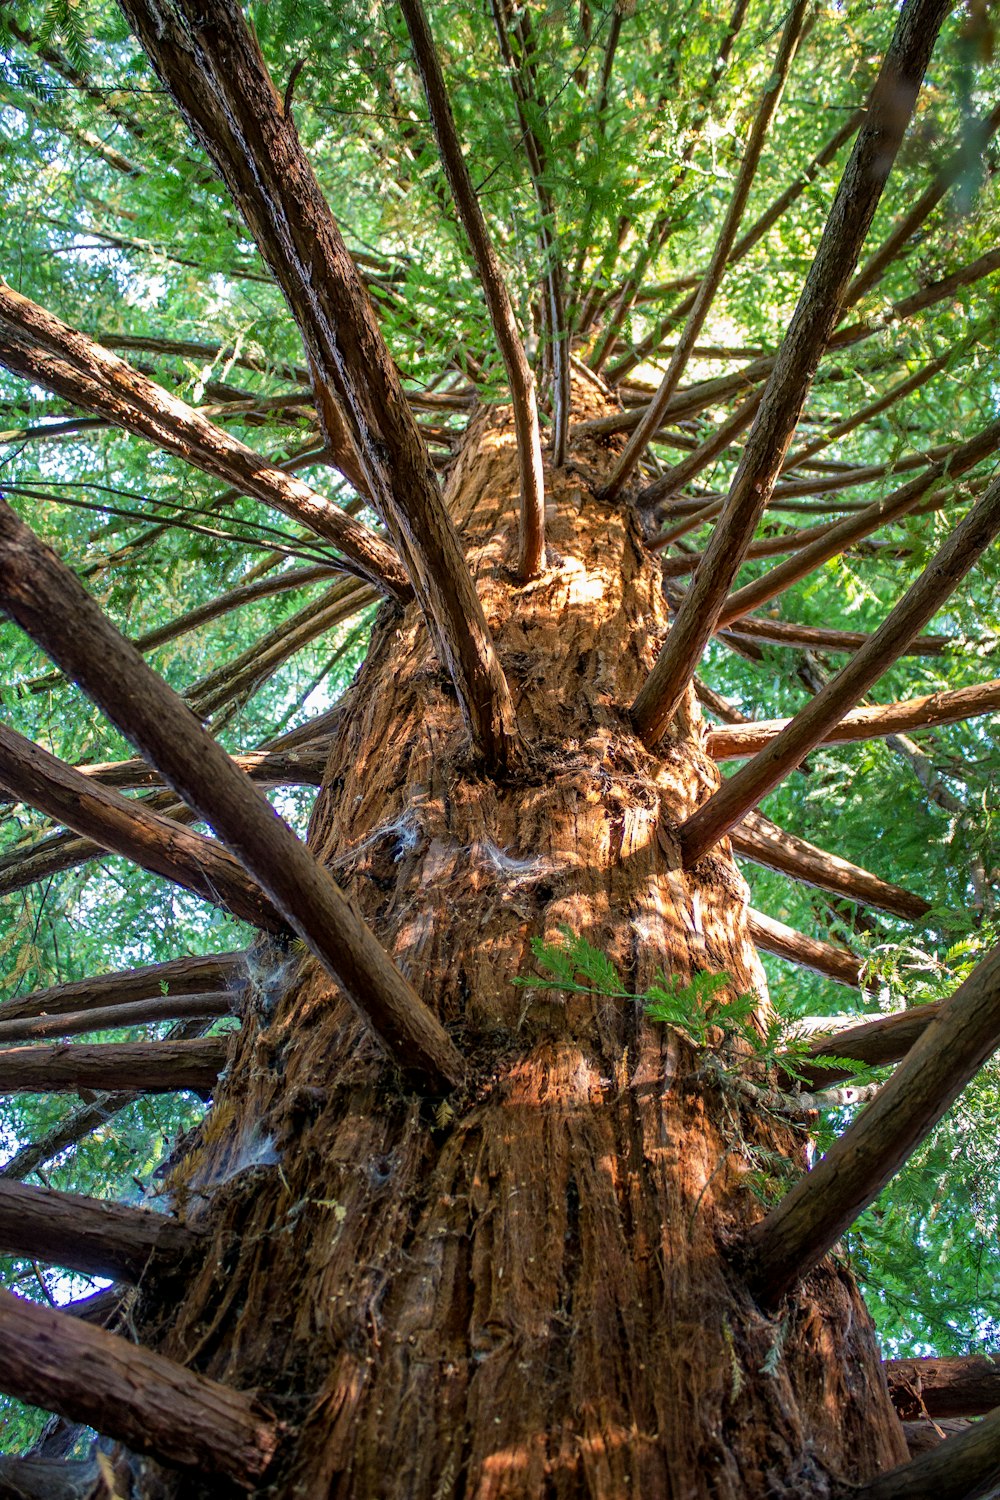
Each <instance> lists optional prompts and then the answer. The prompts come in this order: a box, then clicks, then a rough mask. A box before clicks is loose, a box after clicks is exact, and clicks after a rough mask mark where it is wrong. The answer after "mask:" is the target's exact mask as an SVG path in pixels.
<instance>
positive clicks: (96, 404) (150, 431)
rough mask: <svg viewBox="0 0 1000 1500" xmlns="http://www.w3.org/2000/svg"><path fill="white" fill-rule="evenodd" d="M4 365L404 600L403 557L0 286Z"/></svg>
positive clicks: (79, 335) (82, 336) (0, 337)
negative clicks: (288, 523)
mask: <svg viewBox="0 0 1000 1500" xmlns="http://www.w3.org/2000/svg"><path fill="white" fill-rule="evenodd" d="M0 362H2V363H3V364H4V365H6V366H7V368H8V369H9V370H13V371H14V373H15V374H17V375H21V376H23V377H24V378H25V379H26V380H33V381H35V382H36V383H37V384H38V385H41V386H44V387H46V389H48V390H53V391H55V392H57V394H58V395H60V396H64V397H65V398H66V400H68V401H72V402H73V404H74V405H75V406H81V407H83V409H84V410H85V411H91V412H96V413H97V414H98V415H99V416H101V417H105V418H106V419H107V420H108V421H110V422H112V423H113V424H114V425H115V426H116V427H124V428H125V429H126V430H127V431H128V432H133V433H136V434H137V435H138V436H139V437H144V438H147V439H148V440H149V441H150V442H151V443H155V444H156V445H157V447H159V448H163V449H165V451H166V452H168V453H173V454H176V455H177V457H179V458H182V459H184V460H185V461H186V462H187V463H190V464H193V465H194V466H195V467H196V468H199V469H203V470H204V471H205V473H206V474H211V475H213V476H214V477H215V478H216V479H222V480H224V481H225V482H226V483H227V484H231V485H233V486H234V487H235V488H236V489H238V490H239V492H240V493H241V494H244V495H252V496H253V497H254V498H255V499H257V500H262V501H263V502H264V504H265V505H273V506H274V507H275V508H276V509H277V510H280V511H282V512H283V513H284V514H285V515H287V516H291V517H292V519H293V520H296V521H301V522H302V523H303V524H304V525H306V526H308V527H309V528H310V529H311V530H312V531H314V532H315V533H316V534H317V536H322V537H325V538H326V539H327V540H328V541H331V542H333V543H334V545H335V546H337V547H339V548H340V550H341V552H342V553H343V555H344V559H345V566H346V567H347V569H348V571H350V572H352V573H358V574H360V576H361V577H363V578H365V579H367V580H368V581H369V582H371V583H374V584H375V586H376V588H378V589H380V590H384V591H387V592H389V593H391V594H394V595H396V596H397V597H398V598H401V599H405V598H406V597H407V596H408V594H409V592H410V585H409V579H408V577H407V575H406V573H405V571H404V569H403V567H402V564H401V563H400V560H399V558H398V557H397V556H396V555H395V554H394V553H393V551H392V549H391V548H390V547H388V546H387V545H386V544H385V542H383V541H382V540H381V539H380V538H379V537H377V536H376V535H375V533H374V532H373V531H370V530H369V529H368V527H367V526H363V525H362V524H361V522H360V521H355V520H354V519H353V518H352V517H351V516H348V515H347V514H346V513H345V512H344V511H343V510H341V508H340V506H339V505H334V504H333V503H332V502H331V501H329V500H325V499H324V498H323V497H322V496H321V495H317V494H316V493H315V491H313V490H311V489H310V488H309V486H308V485H307V484H304V483H303V482H302V480H300V479H295V478H294V477H293V476H292V475H290V474H286V473H284V472H283V471H282V470H281V469H277V468H275V467H273V466H272V465H271V464H269V463H268V462H267V461H266V459H263V458H261V457H260V456H259V455H258V454H256V453H254V452H253V450H252V449H251V448H247V447H245V446H244V444H243V443H241V442H238V441H237V439H236V438H234V437H230V435H229V433H228V432H224V431H223V429H222V428H221V427H216V426H214V425H213V424H212V423H211V422H209V421H208V420H207V419H206V418H205V417H203V416H200V415H199V414H198V412H196V411H195V410H194V409H193V407H190V406H187V405H186V404H185V402H183V401H181V400H179V399H178V398H177V397H176V396H171V395H169V394H168V392H167V391H165V390H163V389H162V387H160V386H158V385H154V383H153V381H151V380H147V379H146V377H145V375H140V374H139V373H138V371H136V370H133V369H132V367H131V366H130V365H128V364H126V363H125V361H124V360H122V359H119V358H118V356H117V355H115V354H112V353H111V352H110V351H109V350H107V349H102V348H101V346H100V345H99V344H95V343H94V342H93V340H92V339H89V338H87V336H86V334H83V333H78V332H77V331H76V330H75V329H72V328H69V327H67V325H66V324H65V323H62V322H60V321H59V319H58V318H56V317H53V315H52V314H51V313H48V312H45V311H44V310H43V309H42V308H40V307H38V306H36V304H35V303H33V302H30V301H29V300H28V298H27V297H22V296H21V295H20V293H18V292H15V291H14V290H13V289H12V288H11V287H8V286H6V285H4V283H3V282H0Z"/></svg>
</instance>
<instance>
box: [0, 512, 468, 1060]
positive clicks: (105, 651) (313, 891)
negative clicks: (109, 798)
mask: <svg viewBox="0 0 1000 1500" xmlns="http://www.w3.org/2000/svg"><path fill="white" fill-rule="evenodd" d="M0 564H2V566H0V604H2V605H3V607H4V608H5V609H6V610H7V612H8V613H9V614H10V615H11V616H12V617H13V618H14V619H15V620H16V621H17V622H18V624H19V625H21V627H22V628H23V629H25V630H26V631H27V632H28V634H29V635H31V636H32V637H33V638H34V639H35V640H36V641H38V642H39V644H40V645H41V646H42V647H43V648H44V649H45V650H47V651H48V652H49V654H50V655H51V656H52V657H53V658H54V660H55V661H56V662H57V663H58V664H59V666H61V667H62V668H63V670H64V671H65V672H66V674H67V676H69V677H71V678H72V679H73V680H74V681H75V682H77V683H79V684H80V686H81V687H82V688H83V689H84V691H85V692H87V693H88V694H89V695H90V696H91V697H92V698H93V699H94V700H95V701H96V702H97V703H98V704H100V706H101V707H102V708H104V710H105V711H106V712H107V714H108V716H109V717H110V718H111V719H112V721H113V722H114V723H115V724H116V725H117V727H118V728H119V729H120V730H121V732H122V733H123V734H124V735H125V736H126V738H128V739H130V740H131V741H132V743H133V744H134V745H135V746H136V748H137V749H138V750H139V752H140V754H142V755H143V756H144V757H145V758H146V759H148V760H150V761H151V762H152V763H153V764H154V765H156V766H158V767H159V768H160V770H161V771H162V772H163V775H164V778H165V779H166V780H167V781H168V783H169V784H170V785H171V786H172V787H173V788H174V790H175V791H176V792H177V793H178V794H179V795H180V796H181V797H183V798H184V800H185V801H186V802H187V803H188V804H189V805H190V806H191V807H193V808H194V809H195V810H196V811H197V812H198V813H199V815H200V816H201V817H202V818H204V820H205V821H206V822H207V823H209V824H210V825H211V826H212V827H214V828H215V830H216V832H217V833H218V835H219V837H220V838H221V839H222V840H223V841H224V842H225V843H226V844H227V845H228V846H229V847H230V849H231V850H232V851H233V853H234V854H235V855H236V856H237V858H238V859H239V860H240V862H241V864H242V865H243V866H244V868H245V869H246V870H247V871H249V872H250V874H251V875H252V876H254V877H256V878H257V879H258V880H259V881H260V882H261V883H262V885H263V888H264V889H265V891H266V892H267V894H268V895H269V896H270V897H271V899H272V900H273V902H274V904H275V906H276V907H277V908H278V910H279V911H280V912H282V913H283V914H284V916H285V917H286V919H287V921H288V923H289V925H290V926H291V927H292V928H293V929H294V931H296V932H297V933H298V935H299V936H300V937H301V938H302V940H303V941H304V942H305V943H306V944H307V946H308V947H309V948H310V949H311V950H312V952H313V953H314V954H315V956H316V957H317V958H318V959H319V961H320V963H321V964H322V965H323V967H324V968H325V969H326V970H327V972H328V973H330V974H331V975H333V977H334V978H336V979H337V980H338V981H339V983H340V984H341V985H342V986H343V988H344V990H345V992H346V994H347V995H348V996H349V998H350V999H351V1000H352V1001H353V1003H354V1004H355V1005H356V1006H357V1008H358V1010H359V1011H360V1012H361V1014H362V1015H363V1016H365V1017H366V1018H367V1019H368V1021H369V1022H370V1024H371V1026H372V1027H373V1029H374V1031H375V1032H376V1034H377V1036H378V1037H379V1038H380V1040H381V1041H382V1043H383V1045H384V1046H385V1047H386V1049H387V1051H388V1052H389V1054H390V1056H391V1057H393V1058H394V1060H395V1061H396V1062H397V1063H398V1065H399V1066H400V1067H401V1068H402V1070H403V1072H404V1074H405V1075H406V1076H407V1077H408V1078H409V1079H410V1080H411V1081H413V1082H414V1083H416V1084H417V1085H418V1086H422V1087H430V1088H433V1089H443V1088H447V1087H450V1086H451V1085H453V1084H454V1083H456V1082H457V1081H458V1079H459V1078H461V1076H462V1073H463V1066H462V1061H461V1058H460V1057H459V1055H458V1053H457V1051H456V1050H455V1047H454V1046H453V1044H452V1042H451V1041H450V1039H449V1037H448V1036H447V1033H446V1032H445V1031H444V1028H443V1027H442V1026H441V1024H440V1022H439V1021H438V1020H437V1019H436V1018H435V1017H434V1016H433V1015H432V1014H431V1012H430V1011H429V1010H428V1008H427V1006H426V1005H425V1004H424V1003H423V1001H422V1000H421V999H420V997H419V996H418V995H417V993H416V991H415V990H414V989H413V987H412V985H410V983H409V982H408V981H407V980H406V979H404V978H403V976H402V974H400V972H399V970H398V969H397V968H396V966H395V965H394V964H393V963H392V961H391V959H390V958H389V957H388V956H387V954H386V953H385V951H384V950H383V949H382V948H381V947H380V945H379V943H378V942H377V941H376V939H375V938H374V936H373V935H372V933H371V932H370V930H369V929H368V928H367V927H366V926H365V924H364V922H363V921H362V920H361V918H360V917H359V916H358V914H357V912H356V911H355V909H354V907H353V906H352V905H351V904H350V902H349V901H348V900H347V899H346V898H345V897H344V895H343V893H342V892H341V890H340V888H339V887H338V886H337V884H336V883H335V882H334V880H333V879H332V877H331V876H330V875H329V873H328V872H327V871H326V870H325V869H324V868H323V867H322V866H321V865H320V864H319V863H318V862H317V861H316V859H315V858H314V857H313V855H312V854H311V853H310V851H309V850H308V849H307V848H306V847H305V845H304V844H302V843H301V842H300V841H299V840H298V839H297V838H296V837H295V834H294V833H293V832H292V830H291V829H290V828H289V827H288V825H287V824H286V823H284V822H283V821H282V820H281V818H279V817H278V815H277V813H275V811H274V809H273V808H272V807H271V806H270V804H269V803H268V801H267V799H266V798H265V796H264V794H263V792H261V791H259V790H258V789H257V788H256V787H255V786H254V785H253V783H252V782H251V781H250V780H249V778H248V777H246V776H245V775H244V774H243V772H242V771H240V770H239V768H238V767H237V766H235V765H234V764H233V762H232V761H231V760H230V758H229V756H228V755H227V754H226V752H225V751H224V750H223V748H222V747H221V745H219V744H218V743H217V741H216V740H214V739H213V738H212V736H211V735H210V734H209V733H208V732H207V731H206V730H205V729H204V728H203V727H202V725H201V724H200V723H199V722H198V720H197V719H196V718H195V717H194V715H193V714H192V713H191V711H190V709H189V708H187V707H186V706H185V704H184V702H183V701H182V700H181V699H180V698H179V697H178V696H177V694H176V693H174V692H173V691H172V690H171V689H170V688H169V687H168V686H167V684H166V683H165V682H163V681H162V679H161V678H159V677H157V675H156V674H155V672H153V671H151V670H150V668H149V667H147V665H146V664H145V662H144V661H143V659H142V657H141V656H140V655H139V653H138V652H137V651H136V650H135V647H134V646H132V645H130V643H129V642H128V641H126V640H125V639H124V638H123V637H122V636H121V635H119V633H118V631H116V630H115V628H114V626H113V625H112V624H111V623H110V621H108V620H107V619H106V618H105V616H104V615H103V614H102V612H101V610H100V609H99V608H98V606H97V605H96V604H95V603H94V601H93V600H92V599H91V598H90V597H89V596H88V594H87V593H86V592H85V590H84V589H83V587H82V585H81V584H80V583H79V581H78V580H77V579H76V578H75V577H74V576H73V574H72V573H71V572H70V571H69V569H68V568H66V567H65V566H64V565H63V564H62V563H61V562H60V561H59V559H58V558H57V557H56V556H55V554H54V553H53V552H52V551H51V550H50V549H49V548H47V547H45V546H43V544H42V543H41V542H39V540H38V538H37V537H35V536H34V535H33V534H32V533H31V532H30V531H29V530H28V528H27V527H26V526H25V525H23V523H22V522H20V521H19V520H18V518H17V517H16V516H15V514H14V512H13V511H12V510H11V509H10V507H9V506H7V505H4V504H2V502H0ZM84 779H85V778H81V780H84Z"/></svg>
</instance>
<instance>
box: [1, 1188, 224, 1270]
mask: <svg viewBox="0 0 1000 1500" xmlns="http://www.w3.org/2000/svg"><path fill="white" fill-rule="evenodd" d="M201 1238H202V1236H201V1235H199V1234H196V1233H194V1232H193V1231H192V1230H190V1229H187V1228H185V1227H184V1225H183V1224H180V1223H178V1221H177V1220H176V1219H170V1218H168V1217H167V1216H166V1215H165V1214H159V1213H151V1212H150V1211H149V1210H148V1209H138V1208H127V1207H126V1206H125V1205H124V1204H122V1203H108V1202H104V1201H102V1200H101V1199H99V1198H85V1197H81V1196H80V1194H78V1193H57V1192H54V1191H53V1190H52V1189H51V1188H40V1187H25V1186H24V1185H23V1184H22V1183H14V1182H0V1248H2V1250H3V1253H4V1254H5V1255H18V1256H24V1257H26V1258H27V1259H29V1260H43V1261H46V1262H48V1263H50V1264H52V1265H56V1266H64V1267H65V1268H66V1269H67V1270H70V1271H80V1272H81V1273H82V1274H83V1275H84V1276H106V1277H109V1278H110V1279H111V1280H112V1281H128V1282H137V1281H138V1280H139V1278H140V1277H141V1275H142V1273H143V1271H144V1270H145V1268H146V1265H147V1263H148V1261H149V1260H150V1257H151V1256H153V1255H156V1256H158V1257H163V1258H164V1259H165V1260H172V1261H176V1260H179V1259H180V1258H181V1257H182V1256H184V1255H186V1254H188V1253H189V1252H190V1251H192V1250H194V1249H195V1248H196V1247H197V1246H198V1244H199V1241H200V1240H201Z"/></svg>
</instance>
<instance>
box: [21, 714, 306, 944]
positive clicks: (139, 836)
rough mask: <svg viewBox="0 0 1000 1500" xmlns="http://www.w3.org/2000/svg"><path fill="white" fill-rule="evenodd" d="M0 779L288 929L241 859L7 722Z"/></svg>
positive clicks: (185, 882) (138, 858)
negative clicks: (59, 757)
mask: <svg viewBox="0 0 1000 1500" xmlns="http://www.w3.org/2000/svg"><path fill="white" fill-rule="evenodd" d="M0 782H2V783H3V785H4V786H5V787H6V788H7V790H8V791H9V792H12V793H13V794H14V796H16V797H17V798H19V799H20V800H21V801H23V802H26V803H28V805H29V806H30V807H37V808H38V809H39V810H40V811H41V812H45V813H48V814H49V816H50V817H53V818H57V819H58V820H59V821H60V822H61V823H65V824H66V825H67V826H68V827H69V828H72V829H74V830H75V831H76V832H77V833H80V834H83V835H84V837H86V838H92V839H94V840H95V841H96V842H97V843H98V844H100V846H101V848H102V849H107V850H108V851H109V852H110V853H113V854H122V855H124V856H125V858H126V859H130V860H132V861H133V862H134V863H135V864H138V865H141V866H142V868H143V869H145V870H152V871H153V872H154V874H156V875H162V876H164V877H165V878H166V879H167V880H172V881H173V882H174V883H175V884H176V885H180V886H183V887H184V889H185V890H188V891H193V892H194V893H195V894H196V895H198V896H201V897H202V898H203V899H204V900H205V901H210V902H211V903H212V904H213V906H221V907H223V908H224V909H226V910H227V911H231V912H232V913H233V914H234V916H237V917H240V918H241V919H242V920H243V921H244V922H250V923H252V925H253V926H254V927H259V928H262V929H264V930H265V931H268V932H281V931H283V929H284V926H285V924H284V922H283V921H282V919H281V916H280V915H279V914H278V912H276V911H275V910H274V908H273V907H272V905H271V903H270V902H269V901H268V899H267V897H266V896H265V895H264V893H263V892H262V891H261V889H260V887H259V886H258V885H257V884H256V883H255V882H254V881H253V880H252V879H251V878H250V877H249V876H248V875H247V873H246V871H245V870H243V869H242V868H241V867H240V865H239V863H238V862H237V860H235V859H234V858H233V856H232V855H231V854H230V853H229V852H228V851H227V850H225V849H223V848H221V847H220V846H219V845H218V844H217V843H215V842H214V840H212V839H208V838H205V837H203V835H201V834H198V833H192V832H191V830H190V829H189V828H185V827H183V826H182V825H181V824H180V823H176V822H174V821H173V820H172V819H171V818H164V817H163V816H161V814H159V813H154V812H149V811H148V809H146V808H145V807H143V805H142V803H141V802H136V801H134V800H133V799H130V798H128V797H123V796H122V794H121V793H120V792H116V791H113V790H112V789H111V788H110V787H105V786H101V785H100V784H99V783H97V782H94V781H92V780H91V779H90V778H88V777H86V776H81V774H80V772H79V771H76V770H74V768H73V767H72V766H68V765H66V764H65V763H64V762H63V761H61V760H57V759H56V757H55V756H54V755H50V754H49V752H48V751H47V750H43V749H42V748H41V746H40V745H34V744H32V742H31V741H30V740H26V739H24V738H23V737H22V736H21V735H19V734H16V733H15V732H14V730H12V729H8V728H6V726H5V725H2V724H0Z"/></svg>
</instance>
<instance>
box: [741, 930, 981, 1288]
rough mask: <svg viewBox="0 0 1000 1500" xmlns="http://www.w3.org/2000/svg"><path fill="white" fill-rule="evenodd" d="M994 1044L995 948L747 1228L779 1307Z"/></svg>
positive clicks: (762, 1284)
mask: <svg viewBox="0 0 1000 1500" xmlns="http://www.w3.org/2000/svg"><path fill="white" fill-rule="evenodd" d="M998 1043H1000V949H994V950H993V952H992V953H990V955H989V956H988V957H987V958H985V959H983V961H982V962H981V963H980V964H979V965H978V967H977V968H976V969H974V970H973V972H972V974H971V975H970V976H969V978H968V979H966V980H965V982H964V983H963V984H962V985H960V986H959V988H958V989H957V990H956V991H955V993H954V994H953V995H952V996H951V998H950V1000H948V1001H946V1002H945V1003H944V1004H943V1005H942V1006H941V1009H940V1011H939V1012H938V1016H937V1019H936V1020H935V1021H933V1022H932V1024H931V1025H930V1026H928V1027H927V1029H926V1030H925V1031H924V1034H923V1036H922V1037H920V1039H919V1040H918V1041H917V1042H916V1044H915V1045H914V1047H913V1048H912V1050H911V1051H910V1052H909V1053H908V1054H907V1056H906V1059H905V1061H903V1062H901V1063H900V1065H899V1067H898V1068H897V1069H896V1071H895V1073H894V1074H893V1075H892V1077H891V1078H890V1079H889V1081H888V1083H887V1084H885V1086H884V1088H883V1089H882V1091H881V1093H880V1094H879V1096H878V1098H877V1099H876V1100H875V1101H874V1103H872V1104H870V1105H869V1106H868V1108H867V1109H866V1110H865V1111H864V1113H863V1114H862V1115H860V1117H859V1118H858V1119H857V1120H856V1121H855V1122H854V1124H853V1125H850V1126H849V1127H848V1128H847V1130H846V1131H845V1132H844V1134H843V1135H842V1136H840V1138H839V1139H838V1140H836V1141H835V1142H834V1144H833V1145H832V1146H831V1147H830V1149H829V1151H828V1152H827V1154H826V1156H825V1157H824V1158H823V1160H822V1161H821V1162H820V1163H819V1164H818V1165H817V1166H815V1167H814V1168H813V1170H812V1171H811V1172H810V1173H809V1175H808V1176H807V1177H804V1178H803V1179H802V1180H801V1181H800V1182H799V1183H797V1184H796V1186H795V1187H794V1188H792V1190H791V1192H790V1193H788V1194H787V1195H786V1196H785V1197H784V1198H783V1199H782V1201H781V1202H780V1203H779V1204H778V1206H777V1207H776V1208H774V1209H772V1210H771V1212H770V1213H769V1214H767V1215H766V1216H765V1218H763V1219H761V1220H760V1222H759V1223H758V1224H755V1225H754V1227H753V1229H752V1230H751V1231H750V1235H749V1238H748V1244H747V1255H748V1267H749V1279H750V1282H751V1285H752V1287H753V1288H754V1290H755V1292H756V1294H757V1295H759V1296H760V1297H762V1298H764V1299H766V1300H767V1301H768V1302H777V1301H778V1300H779V1299H780V1298H781V1297H783V1296H784V1295H785V1293H786V1292H787V1291H788V1290H790V1288H791V1287H792V1286H793V1285H794V1284H795V1282H797V1281H798V1280H799V1279H800V1278H801V1277H802V1276H805V1275H806V1274H807V1273H808V1272H809V1271H810V1270H811V1269H812V1268H813V1266H815V1265H817V1264H818V1262H819V1261H820V1260H821V1259H822V1258H823V1256H824V1255H825V1254H826V1252H827V1251H828V1250H829V1249H830V1247H831V1246H832V1245H834V1244H835V1243H836V1242H837V1240H838V1239H839V1238H840V1236H841V1234H843V1232H844V1230H845V1229H847V1228H848V1227H849V1225H851V1224H852V1223H853V1222H854V1220H855V1219H856V1218H857V1216H858V1214H859V1213H861V1211H862V1209H864V1208H866V1207H867V1205H868V1204H869V1203H871V1202H873V1201H874V1199H875V1198H876V1197H877V1196H878V1194H879V1193H880V1192H881V1191H882V1189H883V1188H884V1187H885V1185H886V1183H887V1182H889V1180H890V1179H891V1178H892V1177H893V1176H894V1175H895V1173H896V1172H898V1171H899V1169H900V1167H901V1166H902V1165H903V1163H904V1162H905V1161H906V1159H907V1158H908V1157H909V1156H910V1155H911V1153H912V1152H913V1151H914V1150H915V1149H916V1147H917V1146H918V1145H919V1144H920V1142H921V1141H922V1140H924V1138H925V1137H926V1136H927V1135H928V1134H929V1132H930V1131H931V1130H932V1129H933V1128H934V1126H935V1125H936V1124H937V1122H938V1120H940V1119H941V1117H942V1116H943V1115H944V1114H945V1113H946V1111H947V1110H948V1109H949V1108H950V1106H951V1104H952V1103H953V1102H954V1100H955V1099H956V1098H957V1097H958V1095H959V1094H960V1093H961V1091H962V1089H963V1088H964V1087H965V1085H966V1084H967V1083H968V1081H969V1079H970V1078H972V1077H973V1076H974V1075H975V1073H976V1072H977V1071H978V1070H979V1068H980V1067H981V1066H982V1064H983V1063H984V1062H985V1061H986V1059H987V1058H988V1057H989V1056H990V1055H991V1054H992V1052H993V1051H994V1050H995V1049H996V1047H997V1045H998Z"/></svg>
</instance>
